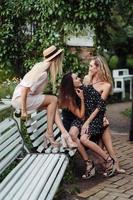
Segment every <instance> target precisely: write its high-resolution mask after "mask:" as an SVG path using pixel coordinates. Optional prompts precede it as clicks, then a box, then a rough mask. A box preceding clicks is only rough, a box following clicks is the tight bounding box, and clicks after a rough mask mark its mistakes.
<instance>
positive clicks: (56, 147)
mask: <svg viewBox="0 0 133 200" xmlns="http://www.w3.org/2000/svg"><path fill="white" fill-rule="evenodd" d="M49 143H50V144H51V146H52V153H58V152H59V143H58V142H57V141H55V140H54V136H53V135H49V134H47V133H45V135H44V146H45V149H47V148H48V144H49Z"/></svg>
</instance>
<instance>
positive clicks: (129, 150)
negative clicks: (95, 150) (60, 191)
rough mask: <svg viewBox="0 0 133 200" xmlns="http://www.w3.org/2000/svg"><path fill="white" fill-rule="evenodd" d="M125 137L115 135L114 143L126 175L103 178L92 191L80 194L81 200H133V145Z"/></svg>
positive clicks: (88, 190)
mask: <svg viewBox="0 0 133 200" xmlns="http://www.w3.org/2000/svg"><path fill="white" fill-rule="evenodd" d="M124 137H125V139H124ZM124 137H121V136H120V137H119V136H116V135H115V136H114V137H113V141H115V142H114V144H115V152H116V153H117V157H118V158H119V159H118V160H119V162H120V166H121V168H123V169H126V174H118V175H116V176H113V177H110V178H103V180H102V181H101V182H100V183H98V184H97V185H95V186H94V187H92V188H91V189H87V190H86V191H83V192H82V193H80V194H78V196H79V198H84V199H85V200H128V199H129V200H133V145H132V144H130V142H129V141H127V137H126V136H124ZM95 178H97V177H95Z"/></svg>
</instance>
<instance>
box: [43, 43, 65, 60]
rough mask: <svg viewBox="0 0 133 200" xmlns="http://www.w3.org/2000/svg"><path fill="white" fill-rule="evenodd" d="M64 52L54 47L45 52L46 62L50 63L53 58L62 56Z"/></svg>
mask: <svg viewBox="0 0 133 200" xmlns="http://www.w3.org/2000/svg"><path fill="white" fill-rule="evenodd" d="M62 51H63V49H57V47H55V46H54V45H52V46H51V47H49V48H47V49H45V50H44V51H43V56H44V58H45V60H46V61H50V60H52V59H53V58H55V57H56V56H57V55H58V54H60V53H61V52H62Z"/></svg>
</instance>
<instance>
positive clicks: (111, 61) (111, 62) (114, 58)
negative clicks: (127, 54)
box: [109, 55, 118, 70]
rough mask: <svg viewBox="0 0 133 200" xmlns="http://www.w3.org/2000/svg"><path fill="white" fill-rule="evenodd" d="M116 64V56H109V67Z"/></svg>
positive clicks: (113, 66) (114, 66)
mask: <svg viewBox="0 0 133 200" xmlns="http://www.w3.org/2000/svg"><path fill="white" fill-rule="evenodd" d="M117 64H118V57H117V56H115V55H114V56H112V57H111V59H110V61H109V66H110V69H111V70H113V69H116V68H117Z"/></svg>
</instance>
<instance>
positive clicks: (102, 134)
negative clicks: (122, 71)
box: [59, 56, 125, 179]
mask: <svg viewBox="0 0 133 200" xmlns="http://www.w3.org/2000/svg"><path fill="white" fill-rule="evenodd" d="M83 82H84V84H81V81H80V78H79V77H78V76H77V75H76V74H74V73H68V74H66V75H64V77H63V78H62V81H61V85H60V95H59V104H60V105H61V107H62V108H65V110H64V111H63V123H64V126H65V128H66V129H67V130H68V131H69V133H70V135H71V136H72V138H73V141H75V142H76V143H77V145H78V150H79V152H80V154H81V155H82V157H83V159H84V160H85V162H86V173H85V174H84V175H83V178H85V179H87V178H90V177H91V176H93V175H94V174H95V166H94V164H93V162H91V161H90V160H89V158H88V154H87V153H86V151H85V149H84V146H85V147H87V148H89V149H91V150H92V151H94V152H95V153H97V154H98V155H99V156H101V157H102V158H103V160H104V167H105V173H104V174H105V175H107V176H112V175H113V174H114V172H118V173H125V170H123V169H120V167H119V164H118V160H117V158H116V155H115V152H114V149H113V146H112V139H111V134H110V130H109V127H108V124H109V123H108V120H107V119H106V118H105V111H106V104H105V101H106V99H107V97H108V95H109V93H110V92H111V89H112V79H111V74H110V70H109V68H108V65H107V63H106V61H105V59H104V58H103V57H101V56H97V57H93V58H92V59H91V61H90V66H89V73H88V75H87V76H85V78H84V81H83ZM103 120H104V125H103ZM100 141H102V143H103V144H104V146H105V147H106V150H107V151H108V154H109V155H107V154H106V153H105V151H104V150H103V149H102V148H101V147H100V146H99V145H98V143H99V142H100Z"/></svg>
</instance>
